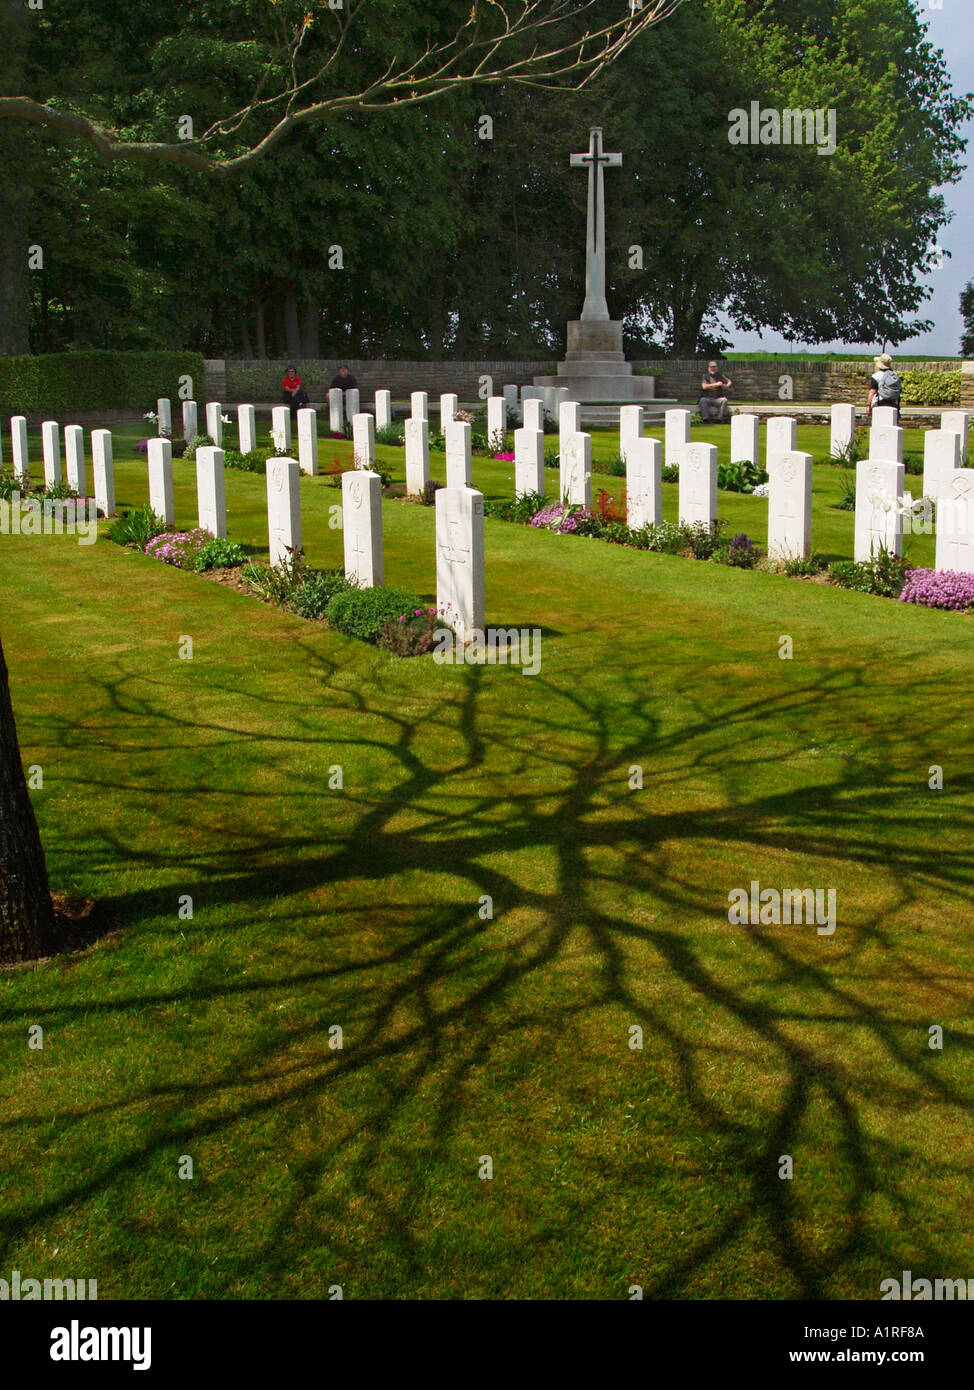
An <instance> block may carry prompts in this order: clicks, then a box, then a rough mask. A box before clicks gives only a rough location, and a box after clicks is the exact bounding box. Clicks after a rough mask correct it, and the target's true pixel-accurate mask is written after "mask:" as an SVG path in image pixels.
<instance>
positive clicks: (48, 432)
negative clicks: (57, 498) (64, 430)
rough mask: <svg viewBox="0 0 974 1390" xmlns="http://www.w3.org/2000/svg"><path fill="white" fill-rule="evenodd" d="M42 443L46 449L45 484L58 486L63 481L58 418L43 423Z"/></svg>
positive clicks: (46, 485)
mask: <svg viewBox="0 0 974 1390" xmlns="http://www.w3.org/2000/svg"><path fill="white" fill-rule="evenodd" d="M41 443H42V446H43V449H44V486H45V487H56V486H57V485H58V483H59V482H60V481H61V428H60V426H59V425H58V422H57V421H56V420H45V421H44V423H43V424H42V425H41Z"/></svg>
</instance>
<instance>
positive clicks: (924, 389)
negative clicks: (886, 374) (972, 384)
mask: <svg viewBox="0 0 974 1390" xmlns="http://www.w3.org/2000/svg"><path fill="white" fill-rule="evenodd" d="M901 380H902V382H903V395H902V398H901V403H902V404H903V405H959V404H960V389H961V373H960V371H956V372H903V373H902V377H901Z"/></svg>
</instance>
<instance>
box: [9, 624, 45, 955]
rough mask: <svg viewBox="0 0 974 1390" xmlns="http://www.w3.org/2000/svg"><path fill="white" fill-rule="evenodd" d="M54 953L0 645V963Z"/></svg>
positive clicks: (38, 839) (39, 856) (38, 843)
mask: <svg viewBox="0 0 974 1390" xmlns="http://www.w3.org/2000/svg"><path fill="white" fill-rule="evenodd" d="M54 949H55V932H54V911H53V908H52V907H51V890H50V887H49V885H48V881H47V865H46V863H45V861H44V849H43V847H42V845H41V837H40V832H39V831H38V829H37V821H36V819H35V817H34V808H33V806H32V805H31V803H30V793H29V792H28V790H27V779H26V777H25V776H24V769H23V765H22V763H21V761H20V745H19V744H18V742H17V726H16V725H15V723H14V712H13V707H12V706H11V703H10V682H9V679H8V676H7V664H6V662H5V661H4V657H3V646H2V644H0V961H16V960H32V959H33V958H34V957H35V956H43V955H47V954H48V953H50V952H51V951H53V950H54Z"/></svg>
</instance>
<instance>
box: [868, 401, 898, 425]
mask: <svg viewBox="0 0 974 1390" xmlns="http://www.w3.org/2000/svg"><path fill="white" fill-rule="evenodd" d="M869 424H870V426H871V427H872V428H873V429H894V428H895V427H896V409H895V407H894V406H891V405H874V406H873V409H872V415H871V417H870V420H869Z"/></svg>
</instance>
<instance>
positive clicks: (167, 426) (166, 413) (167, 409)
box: [156, 396, 172, 439]
mask: <svg viewBox="0 0 974 1390" xmlns="http://www.w3.org/2000/svg"><path fill="white" fill-rule="evenodd" d="M156 416H157V418H158V422H159V433H160V434H165V435H167V436H168V437H169V438H170V439H171V438H172V406H171V405H170V404H169V401H168V400H167V399H166V397H165V396H160V397H159V399H158V400H157V401H156Z"/></svg>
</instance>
